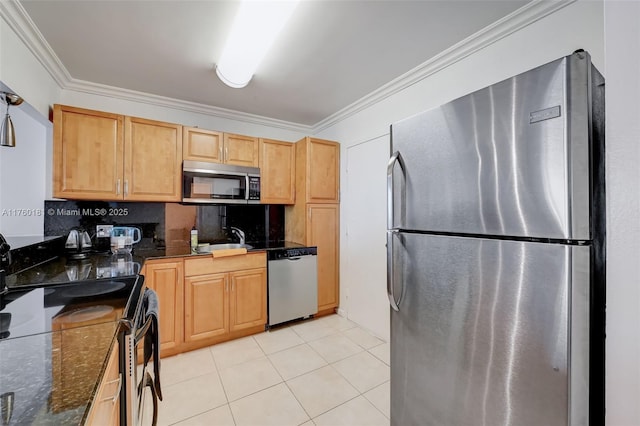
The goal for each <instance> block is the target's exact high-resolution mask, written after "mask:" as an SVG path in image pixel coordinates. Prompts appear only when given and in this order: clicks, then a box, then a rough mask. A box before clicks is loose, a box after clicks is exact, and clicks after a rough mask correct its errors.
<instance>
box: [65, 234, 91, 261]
mask: <svg viewBox="0 0 640 426" xmlns="http://www.w3.org/2000/svg"><path fill="white" fill-rule="evenodd" d="M64 248H65V250H66V252H67V257H69V258H70V259H86V258H87V257H89V253H90V252H91V248H92V244H91V237H90V236H89V233H88V232H87V231H85V230H83V229H81V228H73V229H72V230H71V231H69V235H68V236H67V241H66V242H65V244H64Z"/></svg>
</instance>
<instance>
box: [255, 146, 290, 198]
mask: <svg viewBox="0 0 640 426" xmlns="http://www.w3.org/2000/svg"><path fill="white" fill-rule="evenodd" d="M295 181H296V145H295V144H293V143H291V142H284V141H277V140H272V139H260V202H261V203H263V204H293V203H294V202H295V197H296V194H295V191H296V184H295Z"/></svg>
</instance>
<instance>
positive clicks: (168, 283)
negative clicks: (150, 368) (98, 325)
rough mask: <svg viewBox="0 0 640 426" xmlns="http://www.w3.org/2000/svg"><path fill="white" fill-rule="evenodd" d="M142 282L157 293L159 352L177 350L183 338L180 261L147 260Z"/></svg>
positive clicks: (182, 297) (182, 296)
mask: <svg viewBox="0 0 640 426" xmlns="http://www.w3.org/2000/svg"><path fill="white" fill-rule="evenodd" d="M144 268H145V272H144V276H145V281H144V282H145V284H146V286H147V287H149V288H150V289H152V290H155V291H156V293H157V294H158V304H159V306H158V310H159V314H160V315H159V316H160V355H161V356H164V354H168V353H177V351H176V348H178V347H179V346H180V344H181V343H182V341H183V329H184V310H183V306H184V289H183V279H184V278H183V265H182V260H178V261H171V262H165V261H150V262H147V264H146V265H145V267H144Z"/></svg>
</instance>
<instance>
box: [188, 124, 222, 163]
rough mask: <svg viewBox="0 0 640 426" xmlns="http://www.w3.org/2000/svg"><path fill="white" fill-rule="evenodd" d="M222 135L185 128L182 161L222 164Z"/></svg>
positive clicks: (194, 128)
mask: <svg viewBox="0 0 640 426" xmlns="http://www.w3.org/2000/svg"><path fill="white" fill-rule="evenodd" d="M222 141H223V138H222V133H221V132H214V131H211V130H203V129H198V128H196V127H185V128H184V130H183V139H182V159H183V160H193V161H210V162H213V163H222V162H223V160H222V153H223V151H222Z"/></svg>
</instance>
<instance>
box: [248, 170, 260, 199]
mask: <svg viewBox="0 0 640 426" xmlns="http://www.w3.org/2000/svg"><path fill="white" fill-rule="evenodd" d="M249 200H258V201H259V200H260V178H259V177H257V176H249Z"/></svg>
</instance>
